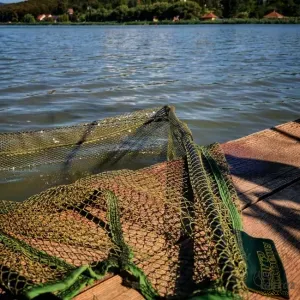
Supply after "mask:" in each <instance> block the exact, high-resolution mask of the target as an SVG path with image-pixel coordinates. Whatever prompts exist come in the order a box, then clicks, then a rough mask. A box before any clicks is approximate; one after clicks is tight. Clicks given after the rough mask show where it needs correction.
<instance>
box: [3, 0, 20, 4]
mask: <svg viewBox="0 0 300 300" xmlns="http://www.w3.org/2000/svg"><path fill="white" fill-rule="evenodd" d="M22 1H23V0H0V3H16V2H22Z"/></svg>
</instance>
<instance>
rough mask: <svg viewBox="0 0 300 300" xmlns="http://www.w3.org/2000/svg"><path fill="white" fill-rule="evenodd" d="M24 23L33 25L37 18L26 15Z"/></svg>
mask: <svg viewBox="0 0 300 300" xmlns="http://www.w3.org/2000/svg"><path fill="white" fill-rule="evenodd" d="M23 22H24V23H30V24H32V23H35V18H34V16H33V15H31V14H26V15H25V16H24V18H23Z"/></svg>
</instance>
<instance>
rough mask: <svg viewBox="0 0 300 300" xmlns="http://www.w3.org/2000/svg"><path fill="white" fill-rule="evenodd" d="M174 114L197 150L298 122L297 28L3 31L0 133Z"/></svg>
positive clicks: (0, 32) (299, 60)
mask: <svg viewBox="0 0 300 300" xmlns="http://www.w3.org/2000/svg"><path fill="white" fill-rule="evenodd" d="M165 104H172V105H175V106H176V111H177V114H178V115H179V117H180V118H181V119H182V120H184V121H186V122H187V123H188V125H189V126H190V128H191V129H192V131H193V133H194V137H195V140H196V142H198V143H200V144H208V143H211V142H215V141H218V142H224V141H227V140H232V139H235V138H238V137H242V136H244V135H247V134H250V133H253V132H256V131H258V130H262V129H265V128H268V127H270V126H274V125H277V124H280V123H283V122H287V121H291V120H294V119H296V118H299V117H300V110H299V108H300V25H196V26H190V25H189V26H132V27H131V26H76V27H75V26H61V27H59V26H47V27H45V26H41V27H38V26H33V27H24V26H22V27H15V26H7V27H6V26H1V27H0V131H2V132H3V131H5V132H11V131H18V130H31V129H41V128H49V127H57V126H63V125H70V124H76V123H80V122H90V121H93V120H98V119H101V118H104V117H108V116H113V115H116V114H121V113H124V112H131V111H134V110H139V109H143V108H149V107H157V106H162V105H165Z"/></svg>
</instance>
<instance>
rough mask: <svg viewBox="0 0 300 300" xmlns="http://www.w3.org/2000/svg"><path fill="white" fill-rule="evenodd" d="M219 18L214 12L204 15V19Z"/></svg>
mask: <svg viewBox="0 0 300 300" xmlns="http://www.w3.org/2000/svg"><path fill="white" fill-rule="evenodd" d="M216 18H218V17H217V16H216V15H215V14H214V13H212V12H211V13H207V14H205V15H203V16H202V19H216Z"/></svg>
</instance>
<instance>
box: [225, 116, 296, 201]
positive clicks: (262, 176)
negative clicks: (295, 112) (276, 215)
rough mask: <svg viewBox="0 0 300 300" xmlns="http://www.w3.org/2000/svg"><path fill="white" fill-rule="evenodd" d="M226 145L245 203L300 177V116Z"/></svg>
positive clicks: (235, 178) (241, 197) (231, 167)
mask: <svg viewBox="0 0 300 300" xmlns="http://www.w3.org/2000/svg"><path fill="white" fill-rule="evenodd" d="M222 148H223V151H224V152H225V155H226V159H227V161H228V163H229V166H230V171H231V173H232V177H233V182H234V185H235V187H236V189H237V191H238V194H239V196H240V199H241V201H242V206H243V207H246V206H247V205H250V204H251V203H255V202H256V201H258V200H260V199H262V198H264V197H266V196H267V195H269V194H271V193H273V192H274V191H276V190H278V189H280V188H281V187H284V186H286V185H288V184H290V183H292V182H293V181H295V180H297V179H298V178H300V119H299V120H296V121H294V122H289V123H286V124H283V125H280V126H277V127H274V128H271V129H268V130H264V131H261V132H258V133H255V134H252V135H249V136H246V137H243V138H241V139H238V140H235V141H231V142H228V143H225V144H223V145H222Z"/></svg>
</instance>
